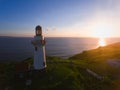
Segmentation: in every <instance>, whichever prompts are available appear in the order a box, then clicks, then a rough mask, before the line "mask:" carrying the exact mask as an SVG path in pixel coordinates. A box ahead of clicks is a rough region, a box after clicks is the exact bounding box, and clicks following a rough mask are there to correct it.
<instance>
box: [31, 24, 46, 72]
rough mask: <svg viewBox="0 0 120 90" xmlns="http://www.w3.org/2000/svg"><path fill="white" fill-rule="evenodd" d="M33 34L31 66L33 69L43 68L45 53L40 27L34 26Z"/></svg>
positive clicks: (44, 65)
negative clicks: (32, 59) (32, 60)
mask: <svg viewBox="0 0 120 90" xmlns="http://www.w3.org/2000/svg"><path fill="white" fill-rule="evenodd" d="M35 34H36V35H35V36H34V39H33V41H32V44H33V45H34V62H33V67H34V69H35V70H43V69H45V68H46V53H45V40H44V37H43V36H42V27H41V26H39V25H38V26H36V28H35Z"/></svg>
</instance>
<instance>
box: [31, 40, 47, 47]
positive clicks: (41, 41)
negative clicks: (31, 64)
mask: <svg viewBox="0 0 120 90" xmlns="http://www.w3.org/2000/svg"><path fill="white" fill-rule="evenodd" d="M31 43H32V44H33V45H34V46H36V45H45V40H33V41H32V42H31Z"/></svg>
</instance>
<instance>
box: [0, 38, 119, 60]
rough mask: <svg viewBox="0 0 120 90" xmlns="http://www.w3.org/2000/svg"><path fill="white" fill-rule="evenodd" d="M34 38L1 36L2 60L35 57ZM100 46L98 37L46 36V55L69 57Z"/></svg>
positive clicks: (116, 39) (112, 39) (106, 40)
mask: <svg viewBox="0 0 120 90" xmlns="http://www.w3.org/2000/svg"><path fill="white" fill-rule="evenodd" d="M32 39H33V38H28V37H0V61H21V60H24V59H26V58H28V57H33V54H34V53H33V50H34V47H33V46H32V44H31V40H32ZM116 42H120V38H107V39H105V43H106V45H108V44H112V43H116ZM99 46H100V45H99V39H98V38H46V55H47V56H59V57H62V58H68V57H70V56H73V55H75V54H78V53H81V52H82V51H85V50H90V49H95V48H97V47H99Z"/></svg>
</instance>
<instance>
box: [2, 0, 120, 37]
mask: <svg viewBox="0 0 120 90" xmlns="http://www.w3.org/2000/svg"><path fill="white" fill-rule="evenodd" d="M119 4H120V0H0V36H13V37H33V36H34V34H35V27H36V26H37V25H41V26H42V29H43V34H44V36H46V37H119V36H120V25H119V24H120V5H119Z"/></svg>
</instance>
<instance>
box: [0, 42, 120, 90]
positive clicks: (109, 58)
mask: <svg viewBox="0 0 120 90" xmlns="http://www.w3.org/2000/svg"><path fill="white" fill-rule="evenodd" d="M119 60H120V43H116V44H111V45H108V46H104V47H99V48H97V49H93V50H88V51H83V52H82V53H80V54H77V55H74V56H72V57H70V58H69V59H63V58H59V57H47V69H46V72H36V71H29V72H24V73H23V78H22V79H17V78H16V75H17V73H16V67H15V66H16V64H18V63H21V62H1V63H0V89H1V90H4V89H5V88H8V89H9V90H50V89H52V90H61V89H64V90H119V89H120V87H119V83H120V70H119V69H120V67H119V65H118V64H119ZM114 61H115V62H118V63H117V65H118V66H117V67H116V64H115V63H113V62H114ZM22 62H23V63H27V64H32V63H33V59H32V58H28V59H26V60H24V61H22ZM91 72H92V73H93V74H91ZM97 75H98V76H100V77H102V78H97ZM29 79H30V80H31V84H30V85H29V86H27V85H26V81H27V80H29Z"/></svg>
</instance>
